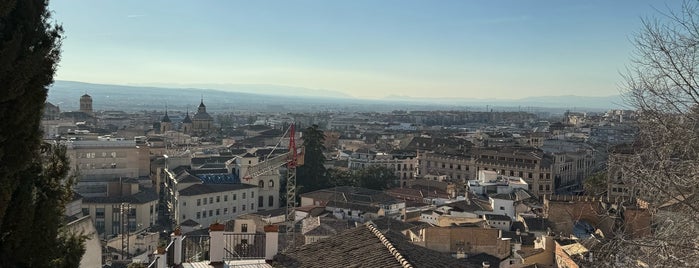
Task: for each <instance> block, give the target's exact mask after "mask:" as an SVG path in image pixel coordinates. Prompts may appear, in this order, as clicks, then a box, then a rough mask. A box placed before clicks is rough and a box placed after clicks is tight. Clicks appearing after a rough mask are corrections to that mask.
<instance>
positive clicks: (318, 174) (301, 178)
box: [296, 125, 329, 193]
mask: <svg viewBox="0 0 699 268" xmlns="http://www.w3.org/2000/svg"><path fill="white" fill-rule="evenodd" d="M324 141H325V135H324V134H323V131H322V130H320V129H319V128H318V125H312V126H310V127H308V128H306V129H305V130H304V131H303V148H304V160H303V162H304V163H303V165H302V166H300V167H298V168H297V169H296V174H297V176H296V177H297V181H298V185H299V186H302V187H303V188H300V191H299V193H302V192H311V191H315V190H319V189H323V188H326V187H328V186H329V183H328V176H327V170H326V169H325V155H323V151H325V146H324V145H323V142H324Z"/></svg>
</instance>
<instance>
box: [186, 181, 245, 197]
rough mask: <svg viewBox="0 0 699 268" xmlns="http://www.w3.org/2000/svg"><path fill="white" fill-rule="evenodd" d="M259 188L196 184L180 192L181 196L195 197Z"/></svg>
mask: <svg viewBox="0 0 699 268" xmlns="http://www.w3.org/2000/svg"><path fill="white" fill-rule="evenodd" d="M256 187H257V186H253V185H247V184H195V185H192V186H189V187H187V188H185V189H184V190H180V195H181V196H195V195H202V194H210V193H221V192H228V191H236V190H243V189H252V188H256Z"/></svg>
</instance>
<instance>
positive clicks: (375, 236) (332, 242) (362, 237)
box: [274, 224, 476, 268]
mask: <svg viewBox="0 0 699 268" xmlns="http://www.w3.org/2000/svg"><path fill="white" fill-rule="evenodd" d="M274 260H275V262H276V264H278V265H280V266H284V267H310V268H313V267H323V268H324V267H395V268H403V267H476V266H475V265H472V264H469V263H467V262H465V261H460V260H457V259H454V258H452V257H451V256H449V255H447V254H444V253H441V252H437V251H433V250H430V249H427V248H424V247H421V246H418V245H414V244H412V243H411V242H410V241H408V240H407V239H406V238H405V237H404V236H403V235H401V234H399V233H396V232H392V231H389V232H387V233H385V234H384V233H381V232H380V231H379V230H378V229H376V228H375V227H374V226H373V225H370V224H367V225H364V226H360V227H357V228H353V229H350V230H346V231H344V232H342V233H340V234H337V235H335V236H332V237H329V238H327V239H324V240H321V241H318V242H316V243H313V244H308V245H304V246H301V247H299V248H296V249H293V250H290V251H288V252H286V253H282V254H278V255H277V256H275V257H274Z"/></svg>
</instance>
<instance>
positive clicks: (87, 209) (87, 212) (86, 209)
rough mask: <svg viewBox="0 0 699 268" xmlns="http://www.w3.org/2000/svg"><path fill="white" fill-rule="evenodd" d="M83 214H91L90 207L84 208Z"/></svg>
mask: <svg viewBox="0 0 699 268" xmlns="http://www.w3.org/2000/svg"><path fill="white" fill-rule="evenodd" d="M82 212H83V216H85V215H90V208H82Z"/></svg>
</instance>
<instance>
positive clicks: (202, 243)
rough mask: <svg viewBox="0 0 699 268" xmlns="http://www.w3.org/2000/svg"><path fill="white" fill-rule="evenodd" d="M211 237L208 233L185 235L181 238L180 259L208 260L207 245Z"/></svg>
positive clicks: (187, 260)
mask: <svg viewBox="0 0 699 268" xmlns="http://www.w3.org/2000/svg"><path fill="white" fill-rule="evenodd" d="M210 242H211V237H209V236H208V235H195V236H191V235H188V236H185V237H183V238H182V261H183V262H196V261H205V260H209V245H210Z"/></svg>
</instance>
